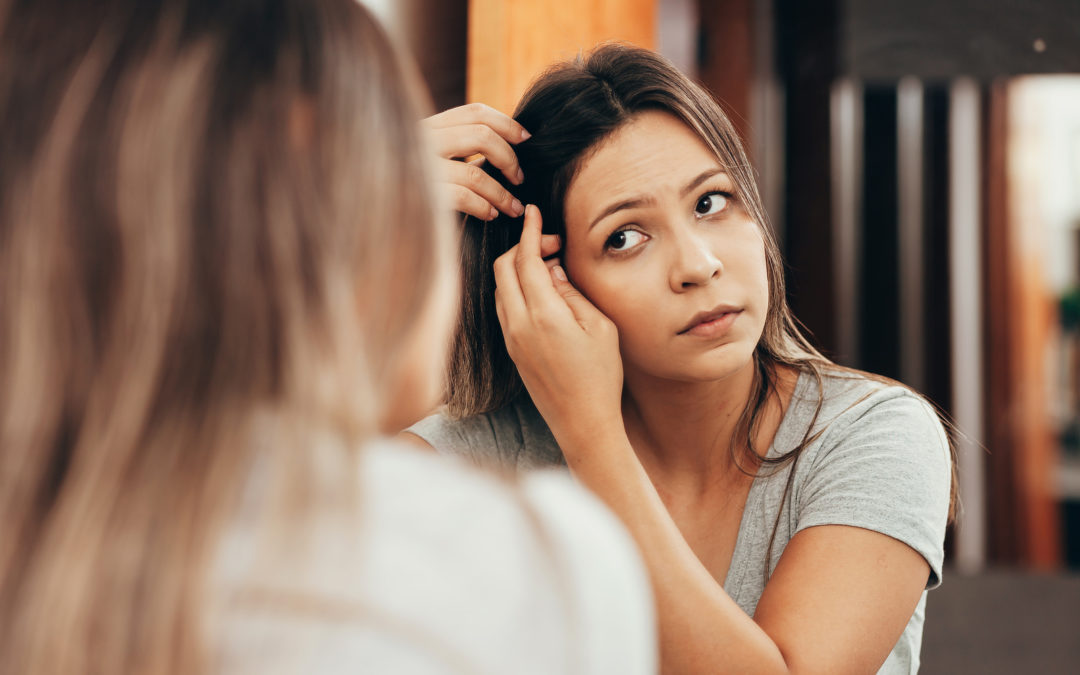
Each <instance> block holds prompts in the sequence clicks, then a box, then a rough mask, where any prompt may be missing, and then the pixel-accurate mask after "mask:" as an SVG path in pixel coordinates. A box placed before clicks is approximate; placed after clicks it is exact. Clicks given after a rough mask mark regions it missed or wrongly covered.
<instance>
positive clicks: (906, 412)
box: [788, 368, 943, 438]
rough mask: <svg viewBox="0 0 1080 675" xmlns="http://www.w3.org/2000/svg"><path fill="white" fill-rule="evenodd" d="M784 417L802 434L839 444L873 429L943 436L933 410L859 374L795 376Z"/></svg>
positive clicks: (905, 391)
mask: <svg viewBox="0 0 1080 675" xmlns="http://www.w3.org/2000/svg"><path fill="white" fill-rule="evenodd" d="M788 414H789V415H791V416H792V417H794V418H795V421H796V422H801V423H800V424H794V425H791V426H795V427H800V428H802V429H803V430H805V429H806V428H808V427H809V426H810V425H811V424H813V426H814V430H813V433H818V432H820V433H821V435H822V436H823V437H824V436H830V437H832V438H837V437H840V436H843V435H844V433H845V432H851V431H854V430H858V429H860V428H862V427H865V426H866V425H867V424H872V425H873V426H875V428H879V429H880V428H896V429H905V428H906V429H910V428H912V426H914V427H916V428H919V429H922V430H924V431H927V432H933V434H934V435H939V434H943V432H942V426H941V419H940V417H939V416H938V414H937V411H936V410H935V409H934V407H933V405H931V403H930V402H929V401H928V400H927V399H926V398H925V397H923V396H922V395H921V394H919V393H918V392H916V391H915V390H913V389H910V388H909V387H907V386H905V385H903V384H901V383H899V382H896V381H893V380H890V379H889V378H885V377H880V376H877V375H873V374H870V373H864V372H862V371H857V370H850V369H845V368H834V369H833V368H827V369H821V370H820V371H819V372H817V373H815V372H813V371H804V372H802V373H801V374H800V375H799V378H798V382H797V384H796V387H795V392H794V394H793V395H792V399H791V403H790V406H789V411H788Z"/></svg>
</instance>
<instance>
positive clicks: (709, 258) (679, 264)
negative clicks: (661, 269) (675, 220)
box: [670, 233, 724, 293]
mask: <svg viewBox="0 0 1080 675" xmlns="http://www.w3.org/2000/svg"><path fill="white" fill-rule="evenodd" d="M673 244H674V248H675V250H674V252H673V253H674V254H673V256H672V264H671V277H670V283H671V290H673V291H675V292H676V293H682V292H684V291H687V290H690V289H691V288H695V287H697V286H702V285H704V284H707V283H709V282H710V281H712V280H713V279H716V278H718V277H719V276H720V275H721V274H722V273H723V271H724V264H723V263H722V262H720V259H719V258H718V257H717V256H716V254H715V253H713V250H712V247H711V246H710V245H709V242H708V241H706V240H705V239H704V238H702V237H700V236H697V235H695V234H692V233H684V234H680V235H676V236H675V237H673Z"/></svg>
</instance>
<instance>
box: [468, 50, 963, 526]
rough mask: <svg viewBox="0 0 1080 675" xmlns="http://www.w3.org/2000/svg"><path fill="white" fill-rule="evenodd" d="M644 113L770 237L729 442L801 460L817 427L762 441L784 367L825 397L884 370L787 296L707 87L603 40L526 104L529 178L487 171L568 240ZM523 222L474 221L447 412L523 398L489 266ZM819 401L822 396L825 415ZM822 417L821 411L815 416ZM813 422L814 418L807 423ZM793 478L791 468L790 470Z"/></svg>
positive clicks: (728, 129) (724, 120) (733, 136)
mask: <svg viewBox="0 0 1080 675" xmlns="http://www.w3.org/2000/svg"><path fill="white" fill-rule="evenodd" d="M645 111H663V112H665V113H668V114H671V115H673V116H674V117H676V118H677V119H679V120H681V121H682V122H683V123H684V124H686V126H687V127H689V128H690V129H691V130H692V131H694V133H696V134H697V136H698V137H699V138H701V140H702V141H704V143H705V144H706V145H707V146H708V147H709V149H710V150H712V152H713V153H714V154H715V156H716V158H717V159H718V160H719V162H720V164H721V165H722V166H723V167H725V169H726V171H727V173H728V175H729V176H730V178H731V180H732V181H733V182H734V184H735V193H736V197H737V198H738V201H739V203H740V204H742V205H743V206H744V208H745V209H746V211H747V213H748V214H749V215H750V217H751V218H752V219H753V220H754V221H755V222H756V223H757V225H758V227H759V229H760V232H761V237H762V239H763V240H764V244H765V261H766V272H767V275H768V281H769V307H768V312H767V316H766V318H765V327H764V330H763V332H762V335H761V339H760V341H759V342H758V345H757V348H756V350H755V352H754V362H755V365H756V370H755V379H754V385H753V390H752V393H751V396H750V400H749V401H748V403H747V406H746V408H745V409H744V410H743V412H742V415H741V417H740V419H739V423H738V426H737V428H736V433H735V435H734V436H733V438H732V444H731V448H730V450H731V452H732V456H733V458H734V459H735V461H736V462H737V464H738V465H739V466H740V467H744V464H743V462H742V460H743V459H744V458H752V459H754V460H755V461H761V462H765V463H769V464H776V465H781V464H784V463H787V462H790V461H793V460H794V459H795V458H796V457H797V456H798V455H799V453H800V452H801V450H802V449H803V448H804V447H806V446H807V445H808V444H809V443H810V442H811V441H813V440H814V438H816V437H817V435H818V434H820V432H817V433H816V434H815V435H813V436H811V435H810V432H809V431H808V432H807V436H806V437H805V438H803V439H802V442H801V443H800V444H799V445H798V447H796V448H794V449H793V450H791V451H790V452H787V453H784V454H783V455H782V456H781V457H778V458H766V457H764V456H761V455H759V454H758V453H757V452H756V451H755V450H754V447H755V445H754V442H753V439H754V438H755V436H756V432H757V428H758V424H759V421H760V419H761V412H762V411H763V410H764V408H765V404H766V402H767V401H768V400H769V398H770V397H771V396H776V395H777V392H776V378H777V375H778V367H779V366H789V367H794V368H797V369H798V370H800V371H805V372H810V373H811V374H813V376H815V377H816V379H817V382H818V388H819V391H821V392H822V396H823V395H824V393H823V392H824V388H823V386H822V385H823V373H824V372H825V371H830V372H842V373H847V374H849V375H852V376H868V377H871V378H873V379H878V380H882V381H886V378H881V377H879V376H874V375H869V374H865V373H858V372H857V371H853V370H850V369H847V368H842V367H840V366H838V365H836V364H834V363H832V362H831V361H830V360H828V359H827V358H825V357H824V356H823V355H822V354H821V353H820V352H819V351H818V350H817V349H815V348H814V347H813V345H812V344H811V343H810V341H809V340H808V339H807V338H806V336H805V335H804V334H803V332H802V331H801V330H800V327H799V324H798V322H797V321H796V320H795V318H794V316H793V315H792V313H791V310H790V309H789V308H788V305H787V300H786V292H785V288H784V269H783V261H782V258H781V255H780V249H779V247H778V246H777V244H776V240H775V238H774V236H773V233H772V230H771V229H770V227H769V226H768V221H767V218H766V214H765V209H764V207H763V205H762V202H761V197H760V195H759V194H758V190H757V184H756V182H755V180H754V176H753V170H752V168H751V165H750V162H749V160H748V159H747V156H746V152H745V151H744V150H743V147H742V143H741V142H740V140H739V137H738V134H737V132H736V131H735V128H734V127H733V126H732V124H731V122H730V121H729V120H728V117H727V115H725V114H724V111H723V110H722V109H721V108H720V106H719V104H718V103H717V102H716V101H715V100H714V99H713V98H712V97H711V96H710V95H709V94H708V93H706V92H705V91H704V90H703V89H702V88H701V87H700V86H698V85H697V84H695V83H694V82H693V81H691V80H690V79H689V78H688V77H686V76H685V75H683V74H682V73H681V72H679V70H678V69H677V68H675V67H674V66H673V65H672V64H671V63H669V62H668V61H667V60H666V59H664V58H663V57H661V56H659V55H658V54H656V53H654V52H652V51H649V50H646V49H641V48H638V47H633V46H629V45H623V44H604V45H601V46H599V47H597V48H596V49H595V50H594V51H592V52H591V53H589V54H588V55H586V56H578V57H577V58H576V59H574V60H572V61H568V62H564V63H560V64H557V65H556V66H554V67H553V68H551V69H550V70H548V71H546V72H545V73H543V74H542V75H541V76H540V77H539V78H538V79H537V80H536V81H535V82H534V83H533V84H532V86H531V87H530V88H529V90H528V91H527V92H526V93H525V95H524V96H523V97H522V99H521V102H520V103H519V104H518V107H517V110H516V111H515V112H514V117H515V119H517V121H518V122H520V123H521V125H522V126H523V127H525V128H526V129H528V130H529V131H530V132H531V134H532V137H531V138H530V139H529V140H527V141H525V142H524V143H521V144H520V145H518V146H517V148H516V149H517V155H518V159H519V161H520V163H521V167H522V170H523V171H524V174H525V181H524V183H523V184H522V185H520V186H516V187H515V186H513V185H510V184H509V183H508V182H507V181H506V180H505V179H504V178H503V177H502V175H501V174H500V173H499V172H498V171H497V170H495V169H493V168H492V167H488V168H487V170H488V172H489V174H490V175H492V176H493V177H495V178H496V179H497V180H499V182H500V183H501V184H502V185H503V186H504V187H506V188H507V189H508V190H510V191H511V192H513V193H514V194H515V196H517V197H518V198H519V199H520V200H521V202H522V203H533V204H536V205H537V206H538V207H539V209H540V212H541V214H542V216H543V219H544V231H545V232H547V233H552V234H559V235H563V241H564V242H565V241H566V237H565V220H566V214H565V212H564V205H565V202H566V193H567V190H568V189H569V187H570V184H571V182H572V181H573V179H574V176H575V175H576V173H577V171H578V170H579V169H580V168H581V165H582V163H583V161H585V159H587V157H588V156H589V154H590V153H591V152H592V151H593V150H594V149H595V148H596V147H597V146H598V144H599V143H600V142H602V141H603V140H604V139H606V138H608V137H609V136H610V135H611V134H612V133H613V132H614V131H616V130H617V129H619V128H621V127H622V126H623V125H625V124H627V123H628V122H630V121H631V120H633V119H634V118H635V116H637V115H638V114H640V113H642V112H645ZM522 224H523V221H522V220H521V219H514V218H509V217H507V216H504V215H500V216H499V217H498V218H497V219H496V220H494V221H493V222H491V223H484V222H481V221H478V220H476V219H473V218H471V217H470V218H467V219H466V222H465V227H464V232H463V239H462V245H463V249H462V264H463V274H464V284H463V288H464V296H463V302H462V315H461V321H460V323H459V326H458V330H457V333H456V335H455V337H454V343H453V351H452V354H451V361H450V364H449V375H448V378H447V383H448V391H447V409H448V413H449V414H450V415H451V416H454V417H465V416H470V415H476V414H479V413H484V412H488V411H491V410H495V409H497V408H500V407H502V406H504V405H507V404H508V403H510V402H511V401H512V400H514V398H515V397H518V396H527V392H525V391H524V387H523V386H522V383H521V379H520V377H519V376H518V373H517V370H516V368H515V367H514V363H513V361H512V360H511V359H510V356H509V354H508V353H507V351H506V346H505V341H504V339H503V335H502V331H501V328H500V325H499V321H498V317H497V316H496V313H495V301H494V291H495V280H494V273H493V269H492V267H493V264H494V262H495V259H496V258H498V257H499V256H500V255H502V254H503V253H505V252H506V251H507V250H509V249H510V248H511V247H512V246H513V245H514V244H516V243H517V242H518V240H519V239H520V238H521V230H522ZM887 381H888V382H890V383H891V382H892V381H891V380H887ZM821 403H822V401H821V400H819V402H818V412H820V410H821ZM816 419H817V414H816V413H815V416H814V422H816ZM815 426H816V424H815V423H811V424H810V427H809V429H813V428H814V427H815ZM746 453H750V454H749V455H747V454H746ZM743 470H744V471H750V470H751V469H748V468H744V469H743ZM790 475H791V476H794V472H791V474H790ZM954 485H955V478H954ZM953 492H954V494H955V489H954V491H953ZM950 510H951V509H950Z"/></svg>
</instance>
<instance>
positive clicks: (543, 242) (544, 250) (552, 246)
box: [540, 234, 562, 259]
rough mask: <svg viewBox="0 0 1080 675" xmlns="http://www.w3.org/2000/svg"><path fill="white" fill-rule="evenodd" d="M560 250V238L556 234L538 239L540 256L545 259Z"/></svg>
mask: <svg viewBox="0 0 1080 675" xmlns="http://www.w3.org/2000/svg"><path fill="white" fill-rule="evenodd" d="M561 250H562V237H560V236H559V235H557V234H545V235H542V236H541V237H540V255H541V256H542V257H543V258H545V259H547V258H550V257H551V256H552V255H554V254H556V253H558V252H559V251H561Z"/></svg>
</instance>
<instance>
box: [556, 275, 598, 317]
mask: <svg viewBox="0 0 1080 675" xmlns="http://www.w3.org/2000/svg"><path fill="white" fill-rule="evenodd" d="M551 281H552V282H553V283H554V284H555V290H556V292H558V294H559V295H561V296H562V298H563V300H565V301H566V304H567V306H569V307H570V311H571V312H573V314H574V318H575V319H577V322H578V323H579V324H581V325H582V326H584V325H585V324H586V323H589V322H592V321H595V320H596V319H597V318H600V317H603V314H602V313H601V312H600V310H598V309H597V308H596V306H595V305H594V304H592V303H591V302H589V300H588V298H586V297H585V296H584V295H582V294H581V291H579V290H578V289H577V288H575V287H574V285H573V284H572V283H570V281H569V280H568V279H567V278H566V270H564V269H563V268H562V266H561V265H555V266H554V267H552V268H551Z"/></svg>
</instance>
